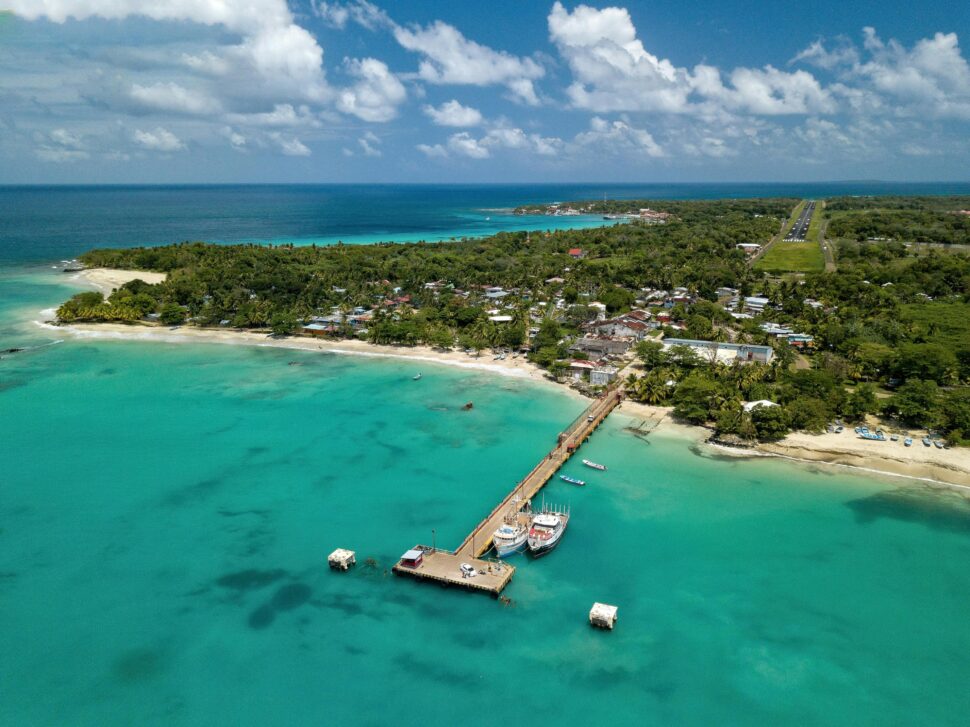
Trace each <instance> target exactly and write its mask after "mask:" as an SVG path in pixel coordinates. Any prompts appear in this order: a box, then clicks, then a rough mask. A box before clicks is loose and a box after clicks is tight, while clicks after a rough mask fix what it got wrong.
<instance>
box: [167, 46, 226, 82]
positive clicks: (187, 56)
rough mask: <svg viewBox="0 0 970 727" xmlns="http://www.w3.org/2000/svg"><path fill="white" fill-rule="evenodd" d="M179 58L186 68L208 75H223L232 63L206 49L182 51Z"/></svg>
mask: <svg viewBox="0 0 970 727" xmlns="http://www.w3.org/2000/svg"><path fill="white" fill-rule="evenodd" d="M179 58H180V60H181V61H182V64H183V65H184V66H186V67H187V68H191V69H192V70H193V71H197V72H199V73H203V74H205V75H208V76H225V75H226V74H228V73H229V72H230V71H231V70H232V64H231V63H230V62H229V61H228V60H227V59H226V58H224V57H223V56H219V55H216V54H215V53H213V52H212V51H208V50H205V51H202V52H201V53H183V54H182V55H181V56H180V57H179Z"/></svg>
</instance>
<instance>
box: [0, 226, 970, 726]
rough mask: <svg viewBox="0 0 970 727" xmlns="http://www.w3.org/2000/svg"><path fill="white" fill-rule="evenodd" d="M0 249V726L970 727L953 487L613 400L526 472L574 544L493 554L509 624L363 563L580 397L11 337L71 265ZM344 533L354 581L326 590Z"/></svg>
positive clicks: (438, 520)
mask: <svg viewBox="0 0 970 727" xmlns="http://www.w3.org/2000/svg"><path fill="white" fill-rule="evenodd" d="M399 232H400V231H399ZM105 234H106V235H108V234H109V233H108V232H106V233H105ZM280 234H283V233H280ZM400 234H407V233H405V232H401V233H400ZM37 239H38V240H41V241H45V240H46V242H44V243H43V245H41V247H42V248H43V249H51V248H50V246H51V245H53V246H54V247H57V246H58V245H63V244H65V243H64V240H66V239H67V238H66V237H65V238H63V239H61V238H57V237H56V235H55V234H54V233H51V232H49V231H48V232H45V231H44V230H40V229H38V230H37ZM58 240H60V242H58ZM9 249H16V250H17V251H18V253H17V254H18V255H20V257H21V258H22V259H23V260H24V261H27V262H22V263H18V265H17V267H12V266H10V265H8V266H6V267H5V268H0V349H4V348H9V347H13V346H17V347H25V348H26V349H27V350H25V351H23V352H20V353H16V354H12V355H9V354H0V455H2V460H0V461H2V470H0V636H2V648H0V724H3V725H18V726H19V725H64V724H70V725H98V726H101V725H129V724H138V725H166V726H168V725H175V726H180V725H213V724H218V725H222V724H233V725H292V724H326V725H330V724H333V725H383V724H396V725H403V726H405V727H407V726H410V725H429V724H430V725H439V724H440V725H451V724H455V723H463V724H465V725H469V726H471V725H490V726H491V727H494V725H495V724H496V723H499V722H504V721H507V720H510V719H512V720H523V721H529V722H532V721H535V720H538V719H541V720H542V721H544V722H549V723H552V724H561V725H588V724H611V725H613V724H615V725H670V724H676V725H711V724H718V725H765V724H770V725H831V724H844V723H853V724H855V723H858V724H871V725H885V724H897V725H916V724H918V725H924V724H932V725H963V724H966V715H967V714H968V710H970V690H968V689H967V688H966V684H967V683H968V679H970V659H968V654H970V620H968V618H967V605H968V604H970V571H968V569H967V563H968V562H970V507H968V504H967V500H966V499H964V498H963V497H961V496H959V495H956V494H953V493H949V492H946V491H940V490H933V489H930V488H929V487H927V486H926V485H924V484H921V483H918V482H913V481H909V480H903V479H879V478H875V477H872V476H868V475H864V474H859V473H853V472H851V471H849V470H836V469H820V470H816V469H810V468H807V467H803V466H799V465H795V464H792V463H787V462H784V461H780V460H773V459H758V460H738V459H733V458H727V459H725V458H721V457H718V456H712V455H711V454H710V452H709V451H707V450H704V449H698V448H697V447H695V446H694V445H692V444H691V442H690V440H688V439H685V438H682V437H678V436H676V435H674V434H667V433H663V432H661V433H655V434H652V435H650V436H649V437H648V438H647V439H646V440H642V439H639V438H637V437H636V436H634V435H633V434H632V433H630V432H629V431H627V430H626V428H625V427H626V426H627V425H628V424H631V423H633V422H632V421H631V420H628V419H626V418H625V417H622V416H617V415H614V416H612V417H611V418H610V420H608V422H607V424H606V425H605V426H604V427H603V428H601V429H600V430H599V431H598V432H597V433H596V434H595V435H594V436H593V438H592V439H591V440H590V442H589V443H588V444H587V445H586V446H587V449H585V450H584V453H583V456H586V457H589V458H590V459H593V460H596V461H601V462H605V463H607V464H608V465H609V467H610V469H609V471H608V472H607V473H596V472H593V471H590V470H584V468H582V466H581V465H579V464H571V465H568V466H567V468H566V470H565V471H566V472H569V473H572V474H578V475H581V476H583V477H584V479H586V480H588V481H589V485H588V486H587V487H585V488H575V487H571V486H569V485H566V484H565V483H562V482H559V481H556V482H554V483H552V484H551V485H550V487H549V488H548V489H547V491H546V497H547V499H549V500H550V501H553V502H556V503H559V504H568V505H570V506H571V508H572V512H573V518H572V520H571V523H570V527H569V532H568V533H567V534H566V536H565V539H564V541H563V543H562V544H561V546H560V547H559V548H558V549H557V550H556V551H555V552H554V553H552V554H551V555H549V556H548V557H546V558H543V559H541V560H539V561H529V560H528V559H525V558H521V557H520V558H518V559H517V560H516V565H517V566H518V567H519V570H518V571H517V573H516V576H515V579H514V580H513V582H512V584H511V585H510V587H509V588H508V590H507V591H506V593H507V595H508V596H509V597H510V598H511V599H512V601H513V605H512V606H511V607H504V606H503V605H502V604H501V603H499V602H497V601H495V600H492V599H490V598H488V597H485V596H480V595H477V594H469V593H464V592H460V591H453V590H443V589H440V588H438V587H434V586H428V585H424V584H419V583H415V582H412V581H410V580H405V579H400V578H396V577H394V576H392V575H388V574H387V572H386V571H387V569H388V568H389V567H390V566H391V565H392V564H393V562H394V560H395V559H396V557H397V556H399V555H400V553H401V552H403V551H404V550H405V549H406V548H408V547H410V546H412V545H414V544H415V543H417V542H428V541H430V539H431V537H432V535H431V531H432V529H434V530H435V531H436V534H435V537H436V539H437V543H438V544H439V545H440V546H453V545H456V544H457V543H458V542H459V541H460V540H461V538H462V537H463V536H464V535H465V534H466V532H467V531H468V530H469V529H471V527H472V526H473V525H474V524H475V523H477V522H478V520H479V519H480V518H481V517H482V516H483V515H484V514H485V513H486V512H487V511H489V510H490V509H491V508H492V507H493V506H494V504H495V503H496V502H497V501H498V500H499V499H500V497H501V496H502V495H503V494H504V493H505V492H506V491H507V490H508V489H509V488H510V487H511V485H512V484H513V483H514V482H515V481H516V480H517V479H518V478H519V477H520V476H521V475H522V474H524V473H525V472H526V471H527V470H528V469H529V468H530V467H531V466H532V465H533V464H534V461H535V459H536V458H537V457H538V456H540V454H541V453H542V452H544V451H546V450H547V448H548V447H549V446H550V444H551V443H552V442H554V441H555V437H556V434H557V433H558V432H559V430H560V429H561V428H562V426H563V425H564V424H565V423H566V422H568V421H570V420H571V419H572V418H573V417H574V416H575V415H576V414H577V413H578V412H579V411H580V410H581V408H582V402H579V401H577V400H575V399H573V398H571V397H567V396H565V395H564V394H563V393H562V392H561V391H560V390H558V389H557V388H555V387H553V386H544V385H536V384H532V383H528V382H523V381H520V380H516V379H513V378H507V377H500V376H495V375H491V374H487V373H482V372H476V371H468V370H462V369H454V368H447V367H440V366H434V365H430V364H427V363H425V362H421V363H420V370H421V371H422V372H423V374H424V377H423V378H422V380H421V381H419V382H414V381H412V380H411V377H412V376H413V375H414V373H415V372H416V371H417V370H418V364H415V363H413V362H406V361H401V360H393V359H370V358H357V357H349V356H339V355H324V354H319V353H312V352H302V351H283V350H278V349H268V348H251V347H242V346H240V347H232V346H204V345H187V344H165V343H134V342H114V341H102V340H93V339H87V340H85V339H80V340H79V339H75V338H71V337H70V336H65V335H63V332H61V331H56V330H54V331H52V330H47V329H44V328H41V327H39V326H37V325H36V324H35V323H34V322H33V321H34V320H36V319H38V318H42V316H39V315H38V311H40V310H41V309H44V308H49V307H52V306H54V305H56V304H57V303H59V302H60V301H61V300H63V299H64V298H65V297H67V296H68V295H69V294H70V293H71V292H72V290H73V289H72V288H71V287H70V282H69V280H68V278H67V276H64V275H62V274H58V273H55V272H52V271H51V270H50V268H49V264H50V261H49V260H48V259H47V258H44V257H43V256H42V255H35V256H34V257H31V254H30V253H27V252H24V251H23V250H21V249H20V248H19V247H16V245H13V244H12V243H11V246H8V250H9ZM35 252H36V251H35ZM58 254H60V253H58ZM59 340H63V342H61V343H55V341H59ZM291 364H292V365H291ZM468 400H472V401H474V402H475V408H474V409H473V410H472V411H469V412H466V411H462V410H461V405H462V404H464V403H465V402H466V401H468ZM336 547H349V548H353V549H355V550H356V551H357V552H358V557H359V560H360V564H359V565H358V567H357V568H356V569H355V570H353V571H351V572H349V573H347V574H334V573H331V572H329V570H328V568H327V567H326V563H325V559H326V555H327V554H328V553H329V552H330V551H331V550H332V549H334V548H336ZM366 558H373V559H374V566H373V567H368V566H366V565H365V564H364V560H365V559H366ZM596 600H600V601H605V602H608V603H615V604H617V605H618V606H619V608H620V612H619V614H620V621H619V623H618V625H617V629H616V630H615V631H614V632H612V633H603V632H598V631H593V630H591V629H590V628H589V626H588V625H587V622H586V615H587V613H588V610H589V607H590V605H591V604H592V603H593V601H596Z"/></svg>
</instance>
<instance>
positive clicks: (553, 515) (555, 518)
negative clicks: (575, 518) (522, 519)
mask: <svg viewBox="0 0 970 727" xmlns="http://www.w3.org/2000/svg"><path fill="white" fill-rule="evenodd" d="M568 524H569V512H568V511H565V512H561V511H559V510H556V509H543V511H542V512H540V513H539V514H538V515H536V516H535V517H534V518H533V519H532V527H531V528H529V539H528V546H529V553H530V554H531V555H533V556H535V557H537V558H538V557H539V556H541V555H545V554H546V553H548V552H549V551H550V550H552V549H553V548H555V547H556V546H557V545H559V541H560V540H562V536H563V533H565V532H566V526H567V525H568Z"/></svg>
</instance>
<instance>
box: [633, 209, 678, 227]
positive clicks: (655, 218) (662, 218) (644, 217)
mask: <svg viewBox="0 0 970 727" xmlns="http://www.w3.org/2000/svg"><path fill="white" fill-rule="evenodd" d="M639 217H640V221H641V222H647V223H650V224H661V225H662V224H663V223H665V222H666V221H667V220H669V219H670V217H671V214H670V213H669V212H658V211H657V210H652V209H650V208H649V207H647V208H645V209H641V210H640V215H639Z"/></svg>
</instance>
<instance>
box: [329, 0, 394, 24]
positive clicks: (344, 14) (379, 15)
mask: <svg viewBox="0 0 970 727" xmlns="http://www.w3.org/2000/svg"><path fill="white" fill-rule="evenodd" d="M311 3H312V7H313V12H314V13H316V15H317V16H318V17H320V18H322V19H323V21H324V22H325V23H327V24H328V25H330V26H332V27H334V28H338V29H339V30H343V29H344V28H345V27H346V26H347V23H348V21H353V22H355V23H357V24H358V25H360V26H361V27H364V28H367V30H377V29H378V28H381V27H392V26H393V25H394V23H393V22H392V21H391V19H390V18H389V17H388V16H387V13H385V12H384V11H383V10H381V9H380V8H379V7H377V6H376V5H374V4H373V3H370V2H367V0H356V2H348V3H340V2H324V1H323V0H311Z"/></svg>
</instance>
